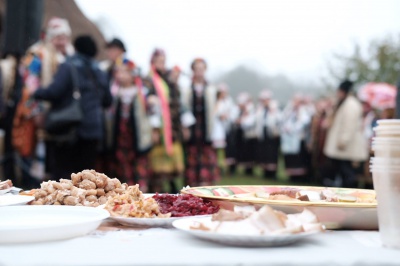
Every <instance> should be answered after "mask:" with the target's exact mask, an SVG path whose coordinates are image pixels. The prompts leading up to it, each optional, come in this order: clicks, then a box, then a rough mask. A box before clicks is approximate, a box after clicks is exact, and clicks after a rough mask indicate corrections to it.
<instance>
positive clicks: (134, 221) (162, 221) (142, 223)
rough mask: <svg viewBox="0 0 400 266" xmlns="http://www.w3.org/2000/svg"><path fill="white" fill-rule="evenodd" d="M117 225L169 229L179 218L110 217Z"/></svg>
mask: <svg viewBox="0 0 400 266" xmlns="http://www.w3.org/2000/svg"><path fill="white" fill-rule="evenodd" d="M110 218H111V219H113V220H114V221H117V222H118V223H119V224H122V225H125V226H133V227H171V226H172V222H173V221H175V220H178V219H181V218H180V217H171V218H131V217H110Z"/></svg>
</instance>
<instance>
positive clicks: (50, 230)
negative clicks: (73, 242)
mask: <svg viewBox="0 0 400 266" xmlns="http://www.w3.org/2000/svg"><path fill="white" fill-rule="evenodd" d="M0 217H2V218H1V219H0V244H12V243H29V242H42V241H54V240H61V239H69V238H73V237H77V236H83V235H86V234H88V233H89V232H91V231H93V230H95V229H96V228H97V227H98V226H99V225H100V223H101V221H102V220H104V219H106V218H107V217H109V213H108V212H107V211H105V210H102V209H97V208H90V207H81V206H48V205H46V206H12V207H4V208H0Z"/></svg>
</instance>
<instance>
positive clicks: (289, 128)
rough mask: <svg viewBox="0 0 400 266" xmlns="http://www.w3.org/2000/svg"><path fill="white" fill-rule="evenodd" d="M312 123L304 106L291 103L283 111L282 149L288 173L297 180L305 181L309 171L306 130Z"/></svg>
mask: <svg viewBox="0 0 400 266" xmlns="http://www.w3.org/2000/svg"><path fill="white" fill-rule="evenodd" d="M309 124H310V117H309V116H308V113H307V112H306V111H305V110H304V109H303V108H302V107H298V108H294V107H293V106H292V105H289V106H288V107H287V108H286V110H285V111H284V112H283V117H282V127H281V132H282V133H281V150H282V153H283V155H284V159H285V167H286V173H287V175H288V176H289V177H290V178H291V179H292V180H296V181H304V178H305V177H306V174H307V173H308V161H307V159H308V157H307V149H306V144H305V130H306V127H307V126H308V125H309Z"/></svg>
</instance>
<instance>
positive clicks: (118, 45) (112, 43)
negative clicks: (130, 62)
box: [106, 38, 126, 52]
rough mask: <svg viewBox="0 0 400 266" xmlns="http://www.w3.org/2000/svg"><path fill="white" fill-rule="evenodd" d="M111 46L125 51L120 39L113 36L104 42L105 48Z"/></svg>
mask: <svg viewBox="0 0 400 266" xmlns="http://www.w3.org/2000/svg"><path fill="white" fill-rule="evenodd" d="M111 47H116V48H119V49H121V50H122V51H124V52H126V49H125V45H124V43H123V42H122V41H121V40H120V39H117V38H114V39H112V40H111V41H109V42H108V43H107V44H106V48H111Z"/></svg>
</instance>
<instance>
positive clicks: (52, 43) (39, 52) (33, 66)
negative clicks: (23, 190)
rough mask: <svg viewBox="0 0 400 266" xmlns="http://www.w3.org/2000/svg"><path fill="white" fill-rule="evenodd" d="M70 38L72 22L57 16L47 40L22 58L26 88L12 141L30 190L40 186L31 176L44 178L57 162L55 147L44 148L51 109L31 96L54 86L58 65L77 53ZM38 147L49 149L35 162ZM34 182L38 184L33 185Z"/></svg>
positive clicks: (22, 73) (17, 114) (14, 125)
mask: <svg viewBox="0 0 400 266" xmlns="http://www.w3.org/2000/svg"><path fill="white" fill-rule="evenodd" d="M70 36H71V28H70V26H69V23H68V21H67V20H65V19H61V18H57V17H54V18H52V19H50V20H49V22H48V25H47V28H46V32H45V37H44V39H43V40H40V41H39V42H37V43H35V44H34V45H32V46H31V47H30V48H29V49H28V50H27V53H26V55H25V56H24V58H23V59H22V65H21V68H20V69H21V75H22V77H23V82H24V88H23V91H22V97H21V100H20V102H19V103H18V106H17V110H16V114H15V117H14V121H13V132H12V134H13V137H12V138H13V146H14V148H15V150H16V151H17V152H18V154H19V155H20V156H21V158H22V162H23V180H25V181H26V182H27V184H26V187H31V186H32V187H35V186H37V184H36V182H35V181H34V180H35V179H33V178H32V176H31V175H35V176H36V177H40V178H43V177H44V172H45V171H46V172H47V173H50V172H51V168H52V165H53V163H54V162H53V161H52V158H53V156H52V155H51V151H52V150H53V146H52V144H51V143H50V142H48V141H46V146H45V145H44V142H45V137H44V136H45V134H44V131H43V129H42V128H43V121H44V112H43V111H44V110H45V109H47V108H48V106H47V105H43V104H42V103H37V102H33V101H31V100H30V96H31V95H32V94H34V93H35V91H36V90H37V89H38V88H39V87H47V86H48V85H50V83H51V82H52V80H53V76H54V75H55V73H56V71H57V69H58V66H59V65H60V64H61V63H63V62H64V61H65V59H66V57H67V56H70V55H72V54H73V53H74V48H73V46H72V44H71V42H70ZM44 146H45V147H44ZM38 147H41V148H42V149H43V148H45V150H46V152H45V153H46V154H47V156H46V155H44V156H45V158H39V159H38V160H35V153H36V152H37V148H38ZM41 153H43V152H41ZM42 156H43V154H41V157H42ZM43 160H45V164H46V166H45V167H44V165H43V163H41V162H42V161H43ZM44 168H46V169H44ZM29 180H30V181H29ZM32 182H33V183H34V184H29V183H32Z"/></svg>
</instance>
